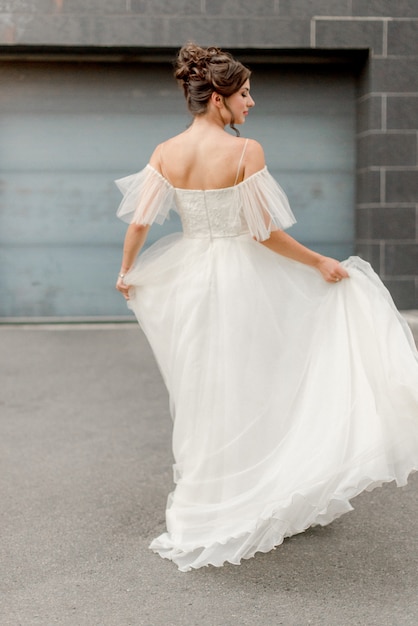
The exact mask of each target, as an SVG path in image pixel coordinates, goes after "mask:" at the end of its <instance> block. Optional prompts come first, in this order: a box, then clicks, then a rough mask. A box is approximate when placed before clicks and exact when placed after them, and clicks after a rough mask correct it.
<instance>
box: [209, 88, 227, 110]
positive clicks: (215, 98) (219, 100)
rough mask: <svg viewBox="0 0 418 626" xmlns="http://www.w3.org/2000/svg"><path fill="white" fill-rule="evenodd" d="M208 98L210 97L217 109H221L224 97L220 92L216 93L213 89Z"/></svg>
mask: <svg viewBox="0 0 418 626" xmlns="http://www.w3.org/2000/svg"><path fill="white" fill-rule="evenodd" d="M210 99H211V102H212V104H214V105H215V106H216V108H217V109H221V108H222V107H223V105H224V99H223V97H222V96H221V94H219V93H217V92H216V91H213V92H212V95H211V97H210Z"/></svg>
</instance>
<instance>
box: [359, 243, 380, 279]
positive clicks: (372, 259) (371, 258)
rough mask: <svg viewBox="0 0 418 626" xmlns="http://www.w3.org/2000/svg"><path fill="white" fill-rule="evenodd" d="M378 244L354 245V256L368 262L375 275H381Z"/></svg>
mask: <svg viewBox="0 0 418 626" xmlns="http://www.w3.org/2000/svg"><path fill="white" fill-rule="evenodd" d="M380 248H381V246H380V244H379V243H362V242H359V243H358V244H357V245H356V254H358V256H359V257H361V258H362V259H364V260H365V261H368V262H369V263H370V265H371V266H372V267H373V269H374V271H375V272H376V273H377V274H380V273H381V268H380V256H381V255H380Z"/></svg>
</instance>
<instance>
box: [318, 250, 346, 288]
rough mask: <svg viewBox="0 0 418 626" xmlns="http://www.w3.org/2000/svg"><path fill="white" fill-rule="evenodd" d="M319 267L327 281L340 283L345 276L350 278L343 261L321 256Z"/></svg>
mask: <svg viewBox="0 0 418 626" xmlns="http://www.w3.org/2000/svg"><path fill="white" fill-rule="evenodd" d="M317 268H318V270H319V271H320V272H321V274H322V278H323V279H324V280H325V281H326V282H327V283H338V282H340V280H343V278H349V274H348V272H347V270H345V269H344V267H343V266H342V265H341V263H340V262H339V261H337V260H336V259H332V258H330V257H327V256H323V257H321V258H320V260H319V262H318V265H317Z"/></svg>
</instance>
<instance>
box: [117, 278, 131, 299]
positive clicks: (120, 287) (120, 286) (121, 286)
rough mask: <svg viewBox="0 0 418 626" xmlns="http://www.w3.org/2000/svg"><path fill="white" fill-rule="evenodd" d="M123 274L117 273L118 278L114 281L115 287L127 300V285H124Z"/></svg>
mask: <svg viewBox="0 0 418 626" xmlns="http://www.w3.org/2000/svg"><path fill="white" fill-rule="evenodd" d="M124 276H125V275H124V274H119V276H118V280H117V281H116V289H117V290H118V291H120V293H121V294H122V295H123V297H124V298H125V300H129V285H125V283H124V282H123V279H124Z"/></svg>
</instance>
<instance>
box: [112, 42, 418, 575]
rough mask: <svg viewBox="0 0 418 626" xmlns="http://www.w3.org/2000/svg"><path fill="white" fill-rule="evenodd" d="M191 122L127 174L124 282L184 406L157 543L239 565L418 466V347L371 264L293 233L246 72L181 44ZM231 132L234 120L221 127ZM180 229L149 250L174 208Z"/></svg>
mask: <svg viewBox="0 0 418 626" xmlns="http://www.w3.org/2000/svg"><path fill="white" fill-rule="evenodd" d="M175 77H176V78H177V80H178V81H179V82H180V84H181V85H182V87H183V90H184V95H185V98H186V102H187V106H188V109H189V111H190V112H191V114H192V115H193V123H192V124H191V126H190V127H189V128H188V129H187V130H186V131H185V132H183V133H181V134H179V135H177V136H176V137H173V138H171V139H169V140H168V141H166V142H164V143H163V144H160V145H159V146H157V147H156V149H155V151H154V153H153V154H152V156H151V158H150V161H149V163H148V164H147V165H146V167H145V168H144V169H143V170H142V171H141V172H139V173H138V174H133V175H131V176H127V177H126V178H123V179H120V180H119V181H117V184H118V186H119V188H120V189H121V191H122V193H123V194H124V198H123V200H122V203H121V205H120V207H119V209H118V216H119V217H120V218H121V219H123V220H125V221H127V222H128V223H129V227H128V229H127V233H126V237H125V242H124V248H123V259H122V267H121V270H120V273H119V276H118V280H117V283H116V288H117V289H118V290H119V291H120V292H121V293H122V294H123V296H124V297H125V298H126V299H127V300H128V306H129V307H130V308H131V309H132V310H133V311H134V313H135V315H136V317H137V319H138V322H139V324H140V325H141V327H142V329H143V331H144V333H145V334H146V336H147V338H148V340H149V342H150V345H151V347H152V349H153V352H154V354H155V358H156V360H157V363H158V365H159V367H160V371H161V374H162V376H163V379H164V381H165V383H166V386H167V389H168V393H169V397H170V409H171V414H172V418H173V455H174V461H175V462H174V466H173V470H174V482H175V485H176V486H175V489H174V491H173V493H171V494H170V496H169V498H168V504H167V511H166V521H167V532H165V533H163V534H162V535H161V536H160V537H157V538H156V539H154V541H153V542H152V543H151V546H150V547H151V549H152V550H154V551H155V552H157V553H159V554H160V555H161V556H162V557H165V558H168V559H171V560H172V561H174V562H175V563H176V565H177V566H178V567H179V569H180V570H181V571H188V570H190V569H192V568H199V567H202V566H204V565H209V564H212V565H215V566H220V565H222V564H223V563H225V562H226V561H228V562H230V563H235V564H238V563H239V562H240V561H241V559H243V558H250V557H252V556H253V555H254V554H255V553H256V552H258V551H261V552H267V551H269V550H271V549H272V548H273V547H275V546H277V545H279V544H280V543H282V541H283V540H284V538H285V537H289V536H291V535H293V534H296V533H299V532H302V531H304V530H305V529H306V528H308V527H310V526H311V525H314V524H322V525H325V524H328V523H330V522H331V521H332V520H333V519H335V518H336V517H338V516H339V515H341V514H343V513H344V512H346V511H349V510H350V509H351V508H352V507H351V505H350V499H351V498H353V497H354V496H356V495H357V494H359V493H360V492H361V491H363V490H365V489H368V490H370V489H372V488H374V487H376V486H379V485H381V484H382V483H383V482H387V481H392V480H395V481H396V482H397V484H398V485H403V484H405V483H406V480H407V477H408V475H409V474H410V472H411V471H413V470H416V469H417V468H418V354H417V351H416V349H415V344H414V342H413V338H412V335H411V333H410V331H409V328H408V327H407V325H406V323H405V322H404V321H403V319H402V318H401V316H400V315H399V313H398V312H397V310H396V309H395V306H394V304H393V302H392V299H391V297H390V295H389V293H388V292H387V290H386V289H385V287H384V286H383V284H382V283H381V281H380V279H379V278H378V277H377V275H376V274H375V273H374V272H373V270H372V268H371V267H370V265H369V264H368V263H366V262H364V261H362V260H361V259H359V258H358V257H350V259H348V260H346V261H343V262H342V263H340V262H339V261H337V260H335V259H331V258H329V257H325V256H323V255H321V254H318V253H316V252H314V251H312V250H310V249H308V248H306V247H305V246H303V245H301V244H300V243H298V242H297V241H296V240H295V239H293V238H292V237H291V236H289V235H288V234H287V233H285V232H284V229H287V228H288V227H290V226H291V225H292V224H293V223H294V222H295V218H294V216H293V213H292V211H291V209H290V207H289V204H288V201H287V198H286V196H285V194H284V192H283V190H282V189H281V188H280V186H279V185H278V183H277V182H276V181H275V180H274V179H273V178H272V177H271V175H270V174H269V172H268V169H267V166H266V164H265V161H264V154H263V149H262V147H261V146H260V144H259V143H257V142H256V141H254V140H251V139H244V138H241V137H239V133H238V131H237V129H236V125H241V124H244V122H245V120H246V117H247V116H248V114H249V113H250V111H251V109H252V107H253V106H254V100H253V98H252V95H251V91H250V71H249V70H248V69H247V68H246V67H245V66H243V65H242V64H241V63H240V62H239V61H237V60H235V59H234V58H233V57H231V56H230V55H229V54H228V53H226V52H223V51H222V50H220V49H218V48H215V47H209V48H201V47H199V46H197V45H196V44H193V43H189V44H186V45H185V46H184V47H183V48H182V49H181V50H180V51H179V54H178V57H177V62H176V70H175ZM227 125H230V127H231V128H232V129H233V130H235V131H236V133H237V136H235V137H234V136H232V135H231V134H230V133H227V132H225V127H226V126H227ZM172 209H173V210H175V211H177V212H178V213H179V215H180V218H181V222H182V227H183V232H182V233H181V234H176V235H171V236H168V237H165V238H163V239H161V240H160V241H159V242H157V243H156V244H154V245H153V246H151V248H149V249H148V250H147V251H146V252H144V253H143V254H141V255H139V256H138V254H139V252H140V250H141V248H142V246H143V245H144V242H145V240H146V237H147V234H148V230H149V228H150V225H151V224H152V223H153V222H154V221H156V222H158V223H161V222H162V221H163V220H164V219H165V218H166V217H167V215H168V213H169V211H170V210H172Z"/></svg>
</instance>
